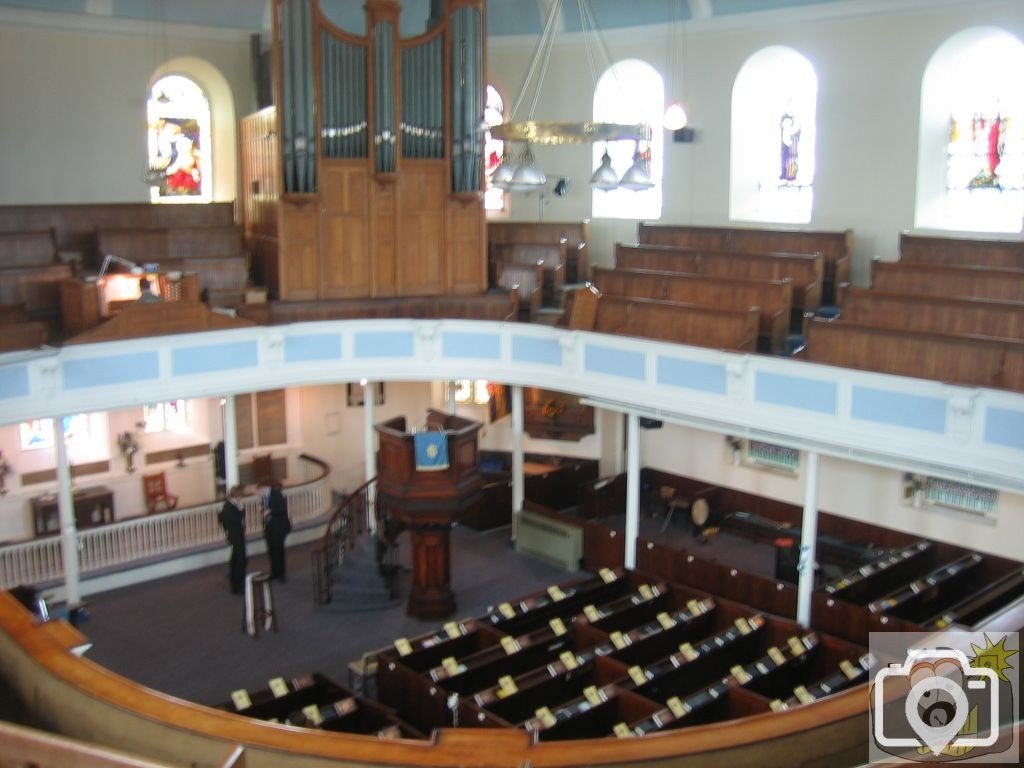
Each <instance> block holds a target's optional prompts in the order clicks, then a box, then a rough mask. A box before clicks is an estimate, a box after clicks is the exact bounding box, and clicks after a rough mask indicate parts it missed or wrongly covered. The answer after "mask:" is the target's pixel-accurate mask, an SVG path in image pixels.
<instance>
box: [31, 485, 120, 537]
mask: <svg viewBox="0 0 1024 768" xmlns="http://www.w3.org/2000/svg"><path fill="white" fill-rule="evenodd" d="M72 502H73V503H74V505H75V525H76V527H77V528H78V529H79V530H82V529H84V528H94V527H96V526H98V525H107V524H109V523H112V522H114V492H113V491H111V490H110V489H109V488H106V487H104V486H96V487H93V488H80V489H79V490H78V491H76V492H75V493H74V494H73V495H72ZM31 504H32V517H33V520H34V530H35V533H36V536H49V535H52V534H56V533H60V511H59V510H58V508H57V494H55V493H47V494H44V495H42V496H36V497H35V498H34V499H32V502H31Z"/></svg>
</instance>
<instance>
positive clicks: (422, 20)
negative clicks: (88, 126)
mask: <svg viewBox="0 0 1024 768" xmlns="http://www.w3.org/2000/svg"><path fill="white" fill-rule="evenodd" d="M553 1H554V0H488V2H487V27H488V34H489V35H492V36H494V35H535V34H539V33H540V31H541V29H542V26H543V22H544V19H546V18H547V15H548V10H549V8H550V7H551V4H552V2H553ZM400 2H401V4H402V6H403V8H404V12H403V14H402V30H401V31H402V35H403V36H409V35H415V34H419V33H421V32H423V30H424V29H425V27H426V20H427V17H428V15H429V12H430V3H431V0H400ZM563 2H564V7H563V12H562V16H563V25H564V26H563V29H564V30H566V31H575V30H579V29H580V13H579V6H578V2H577V0H563ZM589 2H590V7H591V10H592V11H593V15H594V19H595V21H596V23H597V27H598V28H599V29H612V28H622V27H632V26H642V25H646V24H658V23H663V22H665V21H668V20H671V19H681V20H687V19H706V18H712V17H717V16H730V15H735V14H742V13H752V12H757V11H770V10H778V9H781V8H792V7H797V6H807V5H818V4H823V3H828V2H836V0H632V2H629V1H627V0H589ZM320 4H321V7H322V8H323V10H324V12H325V14H327V16H328V17H329V18H330V19H331V20H332V21H334V22H335V23H336V24H338V26H340V27H342V28H343V29H345V30H347V31H349V32H352V33H354V34H364V26H365V25H364V15H363V2H362V1H361V0H320ZM0 7H10V8H20V9H26V10H32V11H53V12H61V13H75V14H85V15H90V16H94V17H95V16H100V17H103V16H111V17H116V18H123V19H132V20H136V21H168V22H174V23H180V24H196V25H200V26H208V27H225V28H232V29H242V30H250V31H259V30H262V29H264V28H266V27H267V26H268V25H269V19H270V12H269V7H270V0H216V2H210V0H0Z"/></svg>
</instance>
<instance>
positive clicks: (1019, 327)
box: [841, 288, 1024, 339]
mask: <svg viewBox="0 0 1024 768" xmlns="http://www.w3.org/2000/svg"><path fill="white" fill-rule="evenodd" d="M841 320H842V321H843V322H847V321H848V322H851V323H860V324H863V325H874V326H878V327H880V328H900V329H903V330H906V331H923V332H927V333H945V334H954V335H969V336H989V337H991V338H996V339H1024V303H1018V302H1012V301H993V300H988V299H960V298H949V297H941V298H940V297H938V296H919V295H913V294H904V293H886V292H884V291H880V290H877V289H868V288H851V289H850V290H849V291H847V292H846V301H845V302H844V304H843V309H842V315H841Z"/></svg>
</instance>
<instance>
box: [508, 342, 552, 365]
mask: <svg viewBox="0 0 1024 768" xmlns="http://www.w3.org/2000/svg"><path fill="white" fill-rule="evenodd" d="M512 359H513V360H516V361H521V362H524V363H541V364H542V365H561V364H562V345H561V344H559V343H558V342H557V341H555V340H553V339H535V338H531V337H530V336H513V337H512Z"/></svg>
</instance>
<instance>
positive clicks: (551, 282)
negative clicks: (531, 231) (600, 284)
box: [490, 243, 566, 307]
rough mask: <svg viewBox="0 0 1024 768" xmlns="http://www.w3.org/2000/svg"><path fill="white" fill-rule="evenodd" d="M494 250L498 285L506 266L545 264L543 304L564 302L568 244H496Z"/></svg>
mask: <svg viewBox="0 0 1024 768" xmlns="http://www.w3.org/2000/svg"><path fill="white" fill-rule="evenodd" d="M490 252H491V256H492V257H493V259H494V270H495V271H494V274H495V279H496V283H495V284H497V285H500V282H498V281H500V276H501V273H502V270H503V269H504V267H505V265H508V264H519V265H521V266H524V267H533V266H537V267H541V268H542V269H543V276H544V292H543V296H542V303H543V304H544V305H546V306H549V307H552V306H560V305H561V304H562V286H563V285H565V271H566V270H565V265H566V246H564V245H560V244H558V243H494V244H493V245H492V246H491V251H490ZM502 287H507V286H502Z"/></svg>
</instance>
